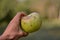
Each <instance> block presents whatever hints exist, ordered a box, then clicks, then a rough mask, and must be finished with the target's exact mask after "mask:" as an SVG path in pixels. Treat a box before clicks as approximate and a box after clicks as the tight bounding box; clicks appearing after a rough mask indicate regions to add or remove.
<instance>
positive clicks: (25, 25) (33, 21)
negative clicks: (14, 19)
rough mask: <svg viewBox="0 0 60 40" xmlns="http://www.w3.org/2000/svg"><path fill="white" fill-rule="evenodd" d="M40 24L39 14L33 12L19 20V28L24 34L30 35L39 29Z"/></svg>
mask: <svg viewBox="0 0 60 40" xmlns="http://www.w3.org/2000/svg"><path fill="white" fill-rule="evenodd" d="M41 24H42V21H41V18H40V14H39V13H37V12H33V13H31V14H29V15H27V16H25V17H23V18H22V20H21V26H22V29H23V30H24V31H25V32H28V33H32V32H35V31H37V30H38V29H40V27H41Z"/></svg>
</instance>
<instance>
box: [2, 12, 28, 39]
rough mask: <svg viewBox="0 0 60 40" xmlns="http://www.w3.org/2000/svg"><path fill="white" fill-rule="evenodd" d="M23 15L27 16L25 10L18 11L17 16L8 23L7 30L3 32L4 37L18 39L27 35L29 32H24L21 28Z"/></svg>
mask: <svg viewBox="0 0 60 40" xmlns="http://www.w3.org/2000/svg"><path fill="white" fill-rule="evenodd" d="M23 16H26V14H25V13H24V12H18V13H17V14H16V16H15V17H14V18H13V19H12V20H11V22H10V23H9V24H8V26H7V28H6V30H5V31H4V33H3V34H2V37H3V36H6V37H7V39H12V40H17V39H19V38H20V37H24V36H27V35H28V33H26V32H24V31H23V30H22V29H21V18H22V17H23Z"/></svg>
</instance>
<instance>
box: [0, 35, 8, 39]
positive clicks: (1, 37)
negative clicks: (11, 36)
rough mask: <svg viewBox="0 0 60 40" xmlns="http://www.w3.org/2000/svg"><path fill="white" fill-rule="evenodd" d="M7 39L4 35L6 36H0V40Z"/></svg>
mask: <svg viewBox="0 0 60 40" xmlns="http://www.w3.org/2000/svg"><path fill="white" fill-rule="evenodd" d="M7 38H8V37H7V36H5V35H4V36H0V40H7Z"/></svg>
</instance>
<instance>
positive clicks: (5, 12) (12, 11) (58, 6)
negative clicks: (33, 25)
mask: <svg viewBox="0 0 60 40" xmlns="http://www.w3.org/2000/svg"><path fill="white" fill-rule="evenodd" d="M21 11H23V12H26V13H27V14H30V13H31V12H39V13H40V16H41V18H42V26H41V28H40V29H39V30H38V31H36V32H34V33H30V34H29V35H28V36H27V37H23V38H20V40H60V0H0V35H1V34H2V33H3V32H4V30H5V28H6V27H7V25H8V23H9V22H10V21H11V19H12V18H13V17H14V16H15V15H16V13H17V12H21Z"/></svg>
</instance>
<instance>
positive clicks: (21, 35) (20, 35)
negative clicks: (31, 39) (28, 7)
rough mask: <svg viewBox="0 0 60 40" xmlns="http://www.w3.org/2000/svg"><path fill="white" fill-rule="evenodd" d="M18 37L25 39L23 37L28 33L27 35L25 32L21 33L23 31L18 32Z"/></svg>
mask: <svg viewBox="0 0 60 40" xmlns="http://www.w3.org/2000/svg"><path fill="white" fill-rule="evenodd" d="M18 35H19V37H25V36H27V35H28V33H27V32H23V31H20V32H19V33H18Z"/></svg>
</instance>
